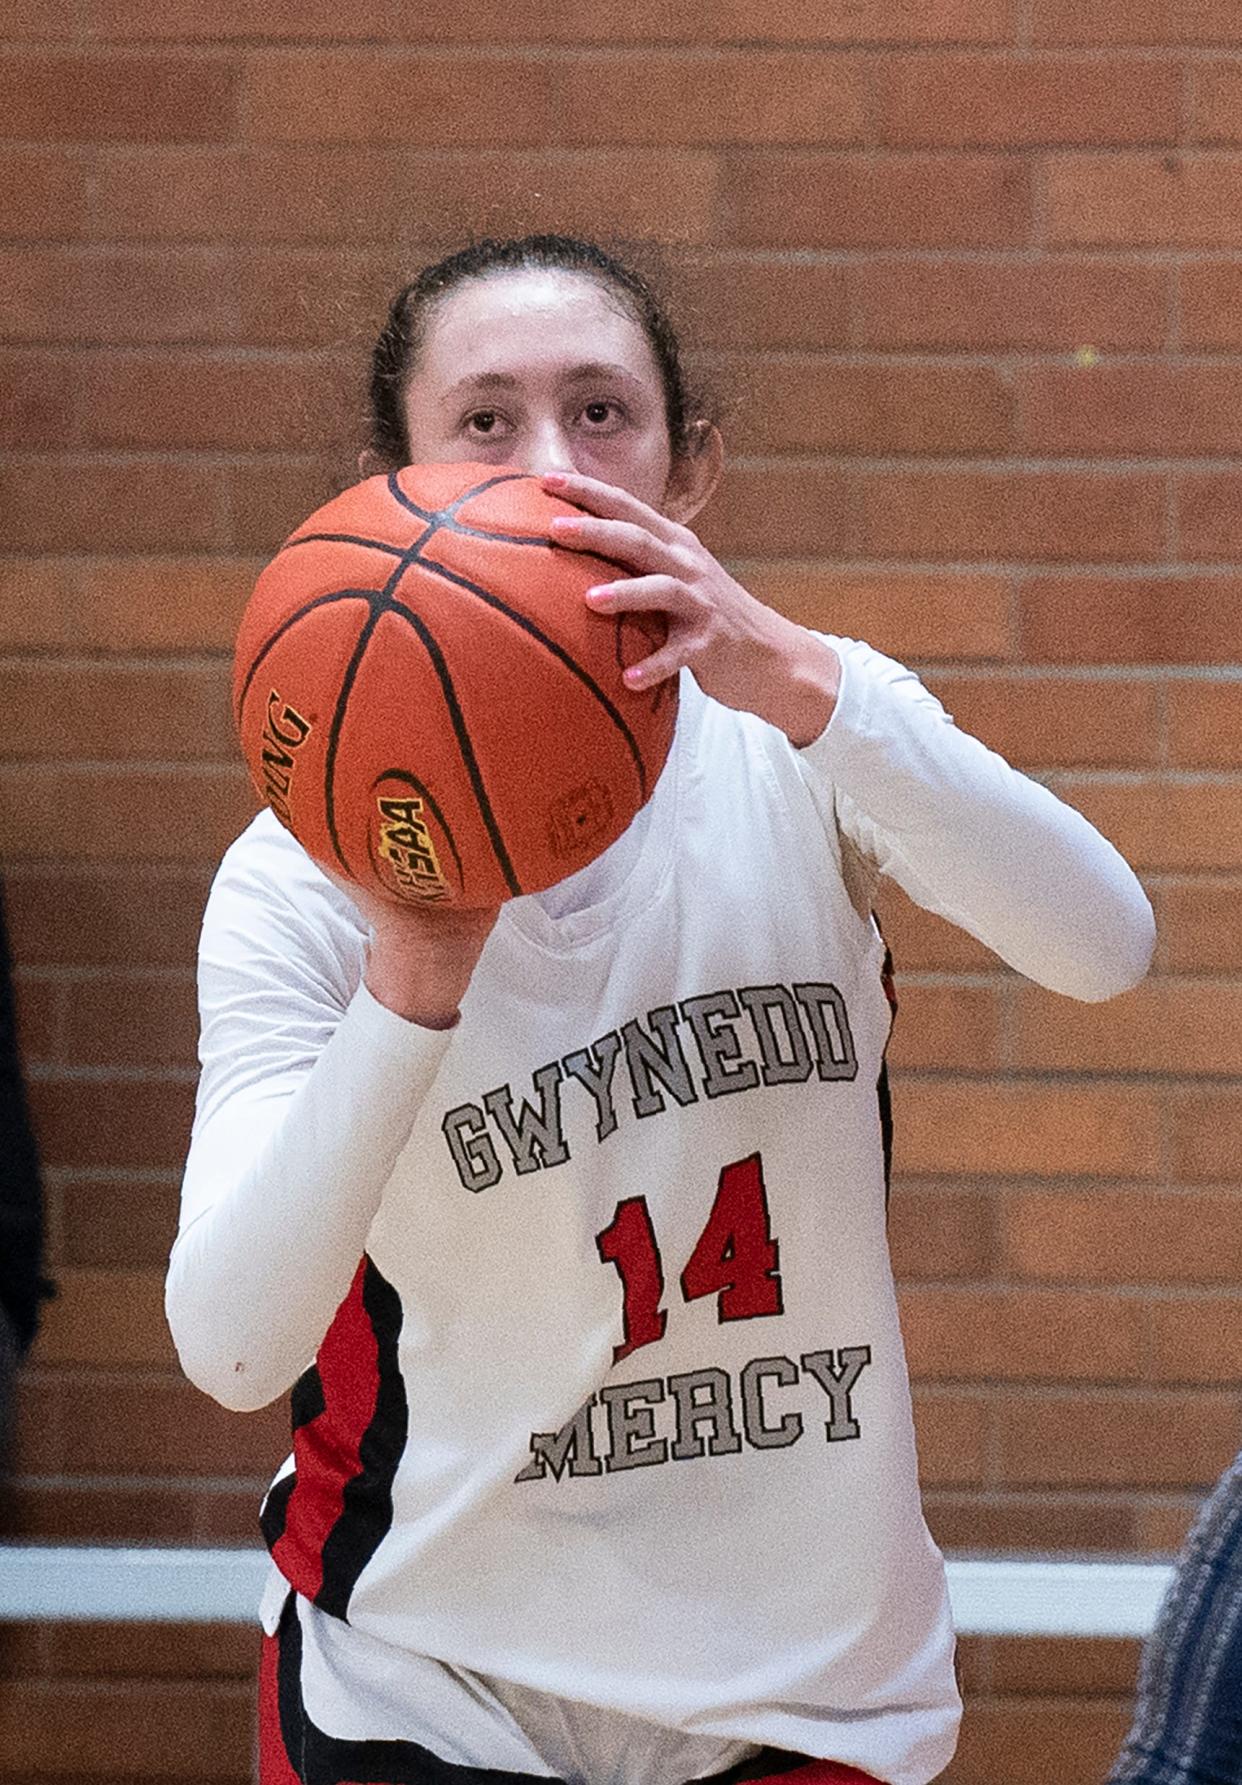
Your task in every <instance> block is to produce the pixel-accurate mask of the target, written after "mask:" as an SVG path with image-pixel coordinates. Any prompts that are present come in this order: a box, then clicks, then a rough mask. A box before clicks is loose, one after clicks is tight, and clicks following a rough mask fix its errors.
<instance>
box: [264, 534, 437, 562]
mask: <svg viewBox="0 0 1242 1785" xmlns="http://www.w3.org/2000/svg"><path fill="white" fill-rule="evenodd" d="M317 544H319V545H364V546H367V547H369V548H370V550H371V551H375V552H388V553H389V554H390V555H391V556H392V557H394V558H404V556H405V554H406V552H407V551H408V550H409V549H410V548H409V547H408V546H405V545H390V544H389V542H388V541H387V540H386V539H364V538H363V536H362V534H361V533H299V534H298V535H297V537H296V538H295V539H286V541H285V543H284V544H283V545H282V546H281V548H280V551H281V552H287V551H288V550H289V549H290V547H291V546H295V545H317ZM276 556H277V557H279V556H280V552H277V554H276Z"/></svg>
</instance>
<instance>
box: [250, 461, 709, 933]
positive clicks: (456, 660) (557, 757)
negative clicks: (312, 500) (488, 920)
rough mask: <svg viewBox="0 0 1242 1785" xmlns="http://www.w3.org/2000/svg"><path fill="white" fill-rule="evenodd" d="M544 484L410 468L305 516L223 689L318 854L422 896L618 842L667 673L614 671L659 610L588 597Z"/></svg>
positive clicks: (636, 649) (300, 832)
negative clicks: (638, 689)
mask: <svg viewBox="0 0 1242 1785" xmlns="http://www.w3.org/2000/svg"><path fill="white" fill-rule="evenodd" d="M574 512H576V511H575V510H574V509H572V508H571V507H570V505H569V504H568V503H565V502H561V501H558V500H557V499H556V498H555V497H552V496H549V495H547V494H545V492H544V491H543V490H542V488H541V487H540V484H539V480H538V478H536V477H531V476H528V475H526V474H524V473H522V472H520V471H512V470H506V469H497V468H495V467H488V466H483V465H430V466H428V465H415V466H407V467H406V468H405V469H403V470H401V471H398V472H394V473H392V474H391V475H389V476H385V477H372V478H368V479H367V481H366V482H365V483H360V484H356V485H355V486H354V487H353V488H352V489H349V490H346V491H345V492H344V494H343V495H340V496H338V497H336V498H335V500H333V501H331V502H328V503H327V504H325V506H324V507H323V508H320V509H318V510H317V511H316V513H314V514H313V515H311V517H310V519H309V520H308V521H307V522H306V523H305V525H303V526H302V527H299V528H298V530H297V532H296V533H293V534H292V535H291V536H290V537H289V538H288V539H287V540H286V541H285V543H284V545H283V546H282V547H281V549H280V551H279V552H278V553H277V555H276V557H275V558H273V560H272V562H271V563H270V564H269V565H268V566H267V568H266V569H265V570H264V571H263V573H262V575H261V576H260V577H259V580H258V583H257V584H256V586H255V590H254V594H253V595H252V597H251V599H250V602H249V605H248V606H247V608H246V612H245V614H244V616H243V618H242V623H241V628H240V632H239V635H238V640H237V652H236V657H235V660H234V669H233V700H234V711H235V714H236V718H237V725H238V730H239V733H240V736H241V742H242V749H243V752H244V754H245V757H246V761H247V763H248V765H249V768H250V773H251V777H252V779H253V781H254V784H255V787H256V789H257V790H258V793H259V795H260V797H261V798H262V799H263V800H265V801H266V802H267V804H268V805H269V806H270V807H271V809H272V811H273V812H274V813H275V814H276V816H277V818H278V819H279V820H280V822H281V823H282V824H283V825H285V826H286V827H287V828H288V829H289V830H290V831H292V833H293V835H294V836H295V837H296V838H297V839H298V841H299V842H300V843H301V844H302V845H303V847H304V848H305V849H306V850H307V852H308V854H310V855H311V856H313V857H314V858H315V860H316V861H318V862H320V863H321V864H322V865H323V866H324V867H326V868H329V869H331V870H332V871H334V872H336V873H338V874H342V875H344V876H346V877H348V878H349V879H350V880H353V881H355V882H357V883H358V884H359V885H360V886H365V887H368V888H370V889H372V890H374V891H376V892H379V893H382V894H384V895H385V896H387V897H388V898H391V899H397V900H401V901H406V902H410V903H416V904H435V903H445V904H447V903H457V904H462V905H471V906H483V905H494V904H499V903H500V902H502V901H503V900H505V899H507V898H511V897H513V896H514V895H515V894H518V893H529V892H538V891H540V890H541V889H542V888H544V887H547V886H551V885H552V884H553V883H554V882H555V881H557V880H562V879H564V878H565V876H566V875H567V874H572V873H573V872H574V871H575V870H576V869H578V868H581V867H583V866H585V865H586V863H587V862H589V861H591V860H592V859H593V858H594V857H595V856H596V855H598V854H599V853H600V851H601V850H603V849H606V848H607V846H608V845H609V844H610V843H612V842H614V841H615V840H616V838H617V837H619V836H620V835H621V832H622V831H623V830H624V829H625V827H626V826H627V825H628V824H629V822H630V820H631V819H632V818H633V816H634V814H635V813H636V812H637V811H638V809H639V807H640V806H641V805H642V804H643V802H644V801H645V800H646V799H647V798H648V796H649V795H650V793H651V791H652V789H653V787H654V786H655V782H656V778H657V776H658V775H659V773H660V770H661V768H662V766H663V764H664V760H665V757H666V756H667V754H668V749H669V745H670V743H671V741H672V735H673V725H674V721H675V719H676V712H677V699H676V684H675V682H670V683H665V684H664V685H662V686H661V687H659V688H656V689H654V690H649V691H647V692H644V693H642V694H637V693H634V692H632V691H631V690H629V689H627V688H626V687H625V686H624V684H623V682H622V680H621V673H622V670H623V669H625V668H626V666H627V665H629V664H631V663H634V662H637V661H639V660H640V659H642V658H643V657H646V656H648V655H649V654H650V652H651V651H652V650H654V649H656V648H657V647H658V646H659V644H660V643H661V642H662V641H663V638H664V635H665V627H664V621H663V619H662V618H661V617H660V616H658V615H650V614H640V615H616V616H605V615H602V614H597V613H593V612H592V611H591V610H590V609H589V608H588V607H587V606H586V604H585V602H584V601H583V599H582V597H583V594H584V592H585V591H586V590H587V589H588V588H590V587H591V585H592V584H594V583H597V582H601V581H607V580H609V579H611V578H613V577H615V576H616V575H617V574H618V572H617V569H616V567H615V566H613V565H609V564H605V563H602V562H601V560H600V559H598V558H593V557H587V556H585V555H583V554H582V553H580V552H573V551H568V550H566V549H564V548H562V547H558V546H555V545H552V544H551V543H550V541H549V535H548V526H549V523H550V521H551V520H552V518H553V516H555V515H558V514H569V513H574Z"/></svg>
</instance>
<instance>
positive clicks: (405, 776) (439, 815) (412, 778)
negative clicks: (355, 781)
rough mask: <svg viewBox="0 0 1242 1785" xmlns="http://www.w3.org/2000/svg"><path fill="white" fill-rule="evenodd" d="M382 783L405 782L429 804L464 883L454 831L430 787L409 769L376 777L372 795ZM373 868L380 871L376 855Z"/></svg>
mask: <svg viewBox="0 0 1242 1785" xmlns="http://www.w3.org/2000/svg"><path fill="white" fill-rule="evenodd" d="M381 781H404V782H405V783H406V785H407V786H408V787H412V788H413V789H414V791H415V793H416V794H418V795H419V797H420V798H421V799H425V800H426V802H427V804H428V805H429V806H430V807H431V816H432V817H433V818H434V819H435V821H436V823H437V824H438V825H439V826H440V829H441V830H442V831H443V832H444V837H445V841H446V842H447V843H448V846H449V848H450V849H451V850H452V852H453V860H454V861H455V862H456V863H457V878H458V879H459V880H462V881H464V880H465V874H464V872H463V870H462V865H461V857H460V855H458V853H457V845H456V843H455V842H454V841H453V833H452V830H451V829H450V828H449V822H448V819H447V818H446V817H445V816H444V814H443V812H442V811H441V810H440V807H439V803H438V801H437V800H436V797H435V795H434V794H433V793H432V792H431V789H430V788H429V787H426V786H424V784H423V783H422V782H421V781H420V780H419V779H418V776H417V775H411V774H410V772H409V770H408V769H385V770H384V772H383V774H382V775H376V777H375V779H374V781H372V783H371V792H372V793H374V792H375V789H376V788H377V787H378V786H379V784H380V782H381ZM370 847H371V839H370V836H369V835H368V837H367V848H368V850H369V849H370ZM371 866H372V867H373V868H376V869H377V871H378V863H377V862H376V860H375V857H374V855H372V856H371Z"/></svg>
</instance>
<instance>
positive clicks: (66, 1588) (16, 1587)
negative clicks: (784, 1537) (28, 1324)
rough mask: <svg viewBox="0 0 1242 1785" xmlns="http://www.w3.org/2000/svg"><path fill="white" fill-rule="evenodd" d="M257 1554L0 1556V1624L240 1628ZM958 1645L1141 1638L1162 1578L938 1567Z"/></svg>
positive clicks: (5, 1552) (1039, 1561) (249, 1616)
mask: <svg viewBox="0 0 1242 1785" xmlns="http://www.w3.org/2000/svg"><path fill="white" fill-rule="evenodd" d="M268 1566H269V1564H268V1559H267V1555H266V1553H265V1552H264V1551H263V1550H258V1549H172V1548H169V1549H163V1548H150V1549H126V1548H122V1547H113V1546H110V1545H102V1544H101V1545H87V1544H68V1545H52V1544H0V1620H7V1621H9V1622H14V1621H21V1622H29V1621H35V1622H40V1623H42V1622H59V1621H72V1622H78V1623H82V1622H96V1623H105V1622H107V1623H110V1622H112V1621H114V1620H116V1621H134V1622H169V1623H189V1624H207V1623H226V1624H250V1623H253V1622H254V1621H255V1619H256V1616H257V1607H258V1603H259V1596H260V1593H261V1592H262V1588H263V1582H264V1580H265V1578H266V1573H267V1568H268ZM948 1573H949V1594H950V1598H951V1600H952V1603H953V1615H954V1620H955V1622H956V1624H957V1628H958V1630H959V1632H960V1633H961V1634H962V1635H963V1636H1129V1637H1135V1636H1145V1635H1146V1634H1147V1632H1148V1631H1149V1630H1150V1629H1151V1627H1152V1625H1153V1624H1154V1622H1155V1618H1156V1613H1157V1611H1158V1610H1159V1607H1160V1602H1161V1600H1162V1598H1163V1597H1164V1594H1165V1592H1166V1590H1167V1588H1168V1585H1169V1582H1170V1580H1171V1578H1172V1574H1173V1570H1172V1567H1171V1565H1170V1564H1168V1563H1163V1562H1136V1561H1123V1560H1120V1559H1116V1560H1085V1559H1083V1560H1063V1559H1059V1558H1058V1559H1053V1558H1050V1557H1029V1556H1023V1557H1016V1556H998V1557H992V1558H988V1557H981V1558H973V1557H971V1558H967V1557H950V1558H949V1560H948Z"/></svg>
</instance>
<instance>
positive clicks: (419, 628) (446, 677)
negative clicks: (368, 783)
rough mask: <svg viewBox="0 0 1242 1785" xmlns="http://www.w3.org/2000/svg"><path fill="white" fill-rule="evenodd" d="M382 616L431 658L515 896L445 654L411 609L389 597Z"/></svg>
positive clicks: (515, 885) (483, 815) (509, 864)
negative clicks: (410, 631) (396, 618)
mask: <svg viewBox="0 0 1242 1785" xmlns="http://www.w3.org/2000/svg"><path fill="white" fill-rule="evenodd" d="M419 562H420V563H421V562H422V560H421V559H420V560H419ZM384 612H385V613H390V614H393V615H400V617H401V618H402V619H404V620H408V622H409V624H410V625H411V626H412V627H413V628H414V631H415V632H416V633H417V634H418V636H419V638H420V639H421V640H422V642H423V645H424V647H425V649H426V652H427V655H428V656H429V657H430V658H431V665H432V668H433V669H434V670H435V672H436V675H437V676H438V677H439V680H440V689H441V692H442V693H443V695H444V704H445V705H446V706H447V708H448V711H449V718H450V720H451V721H452V725H453V730H454V732H455V733H456V735H457V748H458V749H459V750H460V751H461V759H462V761H463V762H464V763H465V765H466V773H467V774H468V775H469V776H470V785H471V787H472V788H473V789H474V797H475V802H476V804H477V805H478V808H479V815H480V817H481V818H482V820H483V823H484V825H485V826H486V828H487V834H488V837H489V839H490V841H491V845H492V852H493V854H494V855H495V857H496V860H497V862H498V863H499V865H500V871H501V873H502V874H503V875H504V877H505V885H506V886H507V887H508V888H509V891H510V892H511V893H514V894H518V893H520V892H521V890H522V885H521V882H520V881H519V879H518V877H517V875H516V873H515V872H514V869H513V863H512V862H511V861H510V859H509V852H508V850H507V849H506V848H505V840H504V838H503V837H502V836H501V834H500V826H499V825H498V824H497V822H496V814H495V813H494V812H493V811H492V803H491V800H490V799H489V798H488V796H487V789H486V788H485V787H484V785H483V775H482V772H481V770H480V768H479V764H478V759H477V758H476V756H475V754H474V745H473V744H472V743H471V741H470V732H469V729H468V727H467V725H466V716H465V714H464V713H463V712H462V710H461V705H460V703H459V701H458V699H457V690H456V688H454V686H453V678H452V676H451V675H450V674H449V667H448V664H447V663H446V662H445V660H444V653H443V652H442V651H441V649H440V647H439V645H438V643H437V642H436V639H435V637H434V635H433V634H432V632H431V630H430V629H429V627H428V625H427V622H426V621H425V620H423V619H421V618H420V617H419V615H418V614H416V613H415V612H414V610H413V609H412V608H409V607H406V605H405V603H404V602H401V601H397V600H395V599H394V598H393V597H392V596H388V598H387V603H386V606H385V608H384Z"/></svg>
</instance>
